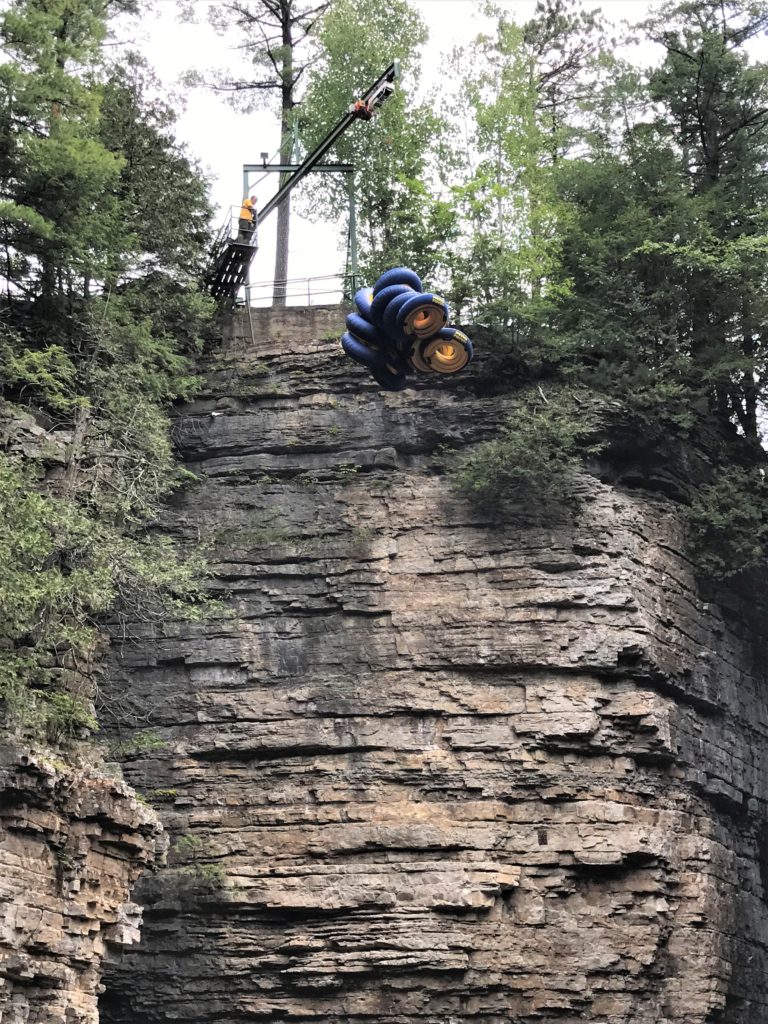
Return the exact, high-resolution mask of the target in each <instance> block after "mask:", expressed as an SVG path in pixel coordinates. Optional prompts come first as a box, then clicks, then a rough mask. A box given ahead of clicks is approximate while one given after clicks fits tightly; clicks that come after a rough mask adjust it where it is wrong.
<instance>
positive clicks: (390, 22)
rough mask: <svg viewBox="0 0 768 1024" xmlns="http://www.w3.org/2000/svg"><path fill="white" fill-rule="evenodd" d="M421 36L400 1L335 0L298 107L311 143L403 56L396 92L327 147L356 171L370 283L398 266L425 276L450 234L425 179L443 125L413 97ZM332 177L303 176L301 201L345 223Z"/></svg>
mask: <svg viewBox="0 0 768 1024" xmlns="http://www.w3.org/2000/svg"><path fill="white" fill-rule="evenodd" d="M425 41H426V29H425V27H424V24H423V22H422V21H421V18H420V16H419V15H418V13H417V12H416V11H415V10H414V8H413V7H411V5H410V4H409V3H408V2H407V0H393V2H392V3H390V4H388V5H387V6H385V7H384V6H382V5H381V4H377V3H376V2H375V0H360V2H353V0H336V2H335V3H333V4H332V5H331V7H330V8H329V10H328V12H327V13H326V14H325V16H324V17H323V19H322V21H321V22H320V26H319V29H318V31H317V35H316V42H317V46H318V51H319V52H318V57H317V60H316V62H315V63H314V64H313V65H312V67H311V68H310V70H309V72H308V77H307V90H306V94H305V97H304V99H303V101H302V103H301V106H300V107H299V109H298V111H297V115H298V116H297V122H298V126H299V131H300V134H301V136H302V138H303V139H304V142H305V143H306V145H307V148H311V146H313V145H315V144H316V143H317V142H319V141H320V139H321V138H322V137H323V136H324V135H325V134H326V133H327V132H328V131H329V130H330V129H331V127H332V126H333V125H334V124H335V123H336V122H337V121H338V119H339V115H340V113H341V112H342V111H344V110H346V109H347V108H348V107H349V105H350V104H351V103H352V102H353V101H354V100H355V99H358V98H359V97H360V96H361V94H362V92H363V90H364V89H365V88H367V87H368V86H369V85H370V84H371V82H373V81H375V80H376V78H378V76H379V75H380V74H381V72H382V71H383V70H384V68H385V67H386V65H387V64H388V63H390V62H391V61H393V60H399V61H400V62H401V69H402V73H403V77H402V80H401V81H400V82H398V85H397V91H396V93H395V95H394V96H393V97H392V98H391V99H389V100H388V101H387V102H386V104H384V106H382V107H381V108H379V110H378V111H377V112H376V115H375V117H374V119H373V120H372V121H370V122H366V123H364V124H359V125H354V126H353V127H352V128H351V129H350V130H349V131H347V132H346V134H345V135H343V136H342V137H341V138H340V139H339V140H338V142H337V143H336V145H335V146H334V149H333V158H334V159H337V160H339V161H341V162H349V163H353V164H354V165H355V168H356V170H355V173H354V176H353V177H354V181H353V187H354V189H355V195H356V198H357V205H358V233H359V242H360V262H361V270H362V272H363V275H364V277H365V279H369V280H372V279H375V277H377V276H378V275H379V274H380V273H381V271H383V270H384V269H386V268H387V267H391V266H398V265H413V266H418V267H419V268H420V272H421V273H422V274H423V275H425V276H426V277H430V276H432V275H433V274H434V273H435V272H436V270H437V268H438V266H439V265H440V264H441V263H442V262H443V261H444V255H443V254H444V250H445V249H446V248H447V247H449V246H450V243H451V240H452V238H453V236H454V234H455V222H454V217H453V213H452V211H451V208H450V206H449V205H448V203H447V202H446V201H445V200H444V199H442V198H440V197H438V196H436V195H435V194H434V191H433V190H432V189H431V188H429V187H428V186H427V184H426V182H427V180H428V179H429V177H430V169H431V168H432V167H434V166H435V165H436V164H437V163H438V162H439V160H440V157H441V155H442V150H441V137H442V135H443V123H442V119H441V118H439V117H438V116H437V115H436V114H435V113H434V111H433V110H432V109H431V107H430V105H429V104H427V103H418V102H416V101H415V100H414V98H413V92H414V87H415V85H416V84H417V82H418V73H419V62H418V47H419V45H420V44H421V43H424V42H425ZM335 178H336V176H334V175H323V176H322V179H321V178H320V177H318V178H317V179H315V180H309V181H308V183H307V186H306V189H307V194H308V196H309V200H308V201H307V200H305V204H304V205H305V209H306V212H307V213H308V214H309V215H311V216H315V217H322V218H323V219H327V220H333V221H339V222H342V223H344V222H345V221H346V218H347V211H348V196H347V190H346V185H345V184H344V183H342V182H340V181H339V180H334V179H335Z"/></svg>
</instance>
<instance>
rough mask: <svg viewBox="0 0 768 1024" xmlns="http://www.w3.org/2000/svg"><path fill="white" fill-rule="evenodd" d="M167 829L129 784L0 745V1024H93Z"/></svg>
mask: <svg viewBox="0 0 768 1024" xmlns="http://www.w3.org/2000/svg"><path fill="white" fill-rule="evenodd" d="M159 840H160V828H159V824H158V821H157V818H156V816H155V815H154V813H153V812H152V810H151V809H150V808H148V807H146V806H145V805H144V804H142V803H141V802H139V801H137V800H136V798H135V794H134V793H133V792H132V791H131V790H129V788H128V787H127V786H126V785H125V784H124V783H122V782H119V781H117V780H115V779H112V778H109V777H107V776H105V775H104V774H102V773H101V772H99V771H97V770H96V769H95V768H81V769H76V768H74V767H72V766H71V765H67V764H65V763H64V762H61V761H57V760H55V759H52V758H51V757H50V756H46V755H44V754H42V753H39V752H38V753H35V752H34V751H32V750H31V749H29V748H28V747H26V746H24V745H22V744H18V743H15V742H10V743H9V742H8V741H7V737H6V738H4V739H3V742H2V744H0V865H2V870H0V1021H2V1022H3V1024H22V1022H24V1024H27V1022H28V1024H65V1022H66V1024H96V1022H98V1019H99V1015H98V1010H97V999H98V995H99V992H100V989H101V967H102V963H103V960H104V956H105V953H106V951H107V949H109V948H114V947H115V946H120V945H122V944H125V943H130V942H135V941H136V940H137V939H138V935H139V925H140V923H141V907H139V906H138V905H137V904H135V903H133V902H131V899H130V893H131V889H132V887H133V884H134V883H135V881H136V879H137V877H138V875H139V873H140V872H141V871H142V870H143V869H145V868H147V867H148V866H151V864H152V863H153V861H154V858H155V853H156V846H157V844H158V841H159Z"/></svg>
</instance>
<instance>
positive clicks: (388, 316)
mask: <svg viewBox="0 0 768 1024" xmlns="http://www.w3.org/2000/svg"><path fill="white" fill-rule="evenodd" d="M410 298H411V293H410V292H403V294H402V295H396V296H395V297H394V299H390V300H389V302H388V303H387V308H386V309H385V310H384V315H383V316H382V318H381V329H382V330H383V331H384V333H385V334H386V335H387V336H388V337H390V338H391V339H392V340H393V341H394V342H395V344H396V345H397V346H398V347H399V348H401V349H402V348H405V345H406V342H407V338H406V336H405V331H404V330H403V329H402V327H398V326H397V314H398V313H399V312H400V308H401V307H402V306H403V304H404V303H406V302H408V300H409V299H410Z"/></svg>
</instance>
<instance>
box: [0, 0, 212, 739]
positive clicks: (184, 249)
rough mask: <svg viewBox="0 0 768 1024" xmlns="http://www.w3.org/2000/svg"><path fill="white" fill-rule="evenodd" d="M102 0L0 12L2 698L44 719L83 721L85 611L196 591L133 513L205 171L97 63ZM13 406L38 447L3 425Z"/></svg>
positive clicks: (181, 375)
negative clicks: (181, 212)
mask: <svg viewBox="0 0 768 1024" xmlns="http://www.w3.org/2000/svg"><path fill="white" fill-rule="evenodd" d="M110 6H115V5H109V4H105V3H102V2H97V0H45V2H42V0H15V2H14V3H12V4H11V6H10V8H9V9H8V10H7V11H6V12H5V13H4V14H3V15H2V17H1V18H0V41H2V45H3V54H4V57H5V61H4V63H2V64H0V99H2V103H0V109H1V110H2V111H3V113H2V115H0V133H2V142H3V145H2V146H0V150H2V157H0V190H2V192H1V194H2V202H0V232H2V238H3V244H4V255H5V260H4V264H3V267H2V269H0V273H3V275H4V278H5V289H4V291H5V295H4V297H3V305H4V308H3V317H2V322H1V325H0V413H1V414H2V417H3V420H4V422H5V423H6V424H7V425H8V426H7V444H8V446H9V447H10V449H11V450H12V451H15V452H16V453H18V452H19V450H22V451H24V457H22V456H20V455H19V454H15V455H13V456H12V457H11V456H8V455H6V454H4V453H0V506H2V507H0V513H1V517H2V520H3V524H4V525H3V529H2V530H1V531H0V566H1V567H2V576H3V580H2V583H0V610H1V611H2V617H3V619H4V624H3V626H2V627H1V628H0V699H2V700H3V701H4V702H5V705H6V709H10V710H11V711H13V710H14V709H15V710H16V711H17V712H18V713H24V715H26V717H27V720H28V722H29V720H30V718H31V720H32V721H33V722H34V723H37V724H38V725H40V726H41V727H42V728H45V729H47V730H48V731H49V733H50V732H51V730H53V731H54V732H55V733H56V735H63V732H66V728H65V724H66V719H67V716H69V720H70V722H71V724H72V725H73V728H75V729H76V730H77V729H79V728H80V727H81V726H85V725H88V724H90V723H91V721H92V718H91V716H90V712H89V708H88V697H89V696H90V693H89V691H88V685H87V684H88V682H89V681H90V680H91V676H90V675H89V673H90V667H91V666H92V663H93V660H94V658H95V656H96V655H97V654H98V651H99V648H100V640H99V634H98V629H97V625H98V620H99V617H100V616H103V615H104V614H106V613H108V612H110V613H114V612H115V611H119V610H120V609H122V610H123V611H125V610H130V612H131V614H133V615H150V616H151V615H159V614H177V613H178V611H179V607H180V602H181V603H182V604H184V603H186V605H187V607H188V608H189V610H190V611H194V609H195V608H196V607H198V606H199V602H200V600H201V598H202V591H201V589H200V588H201V583H200V579H199V576H198V574H197V573H196V571H193V570H195V569H196V568H198V567H199V565H198V563H196V562H194V560H193V561H192V562H190V561H189V560H186V559H185V558H183V557H182V556H181V554H180V553H179V552H178V551H176V550H175V549H174V548H173V546H172V545H171V546H169V545H165V544H163V543H160V542H158V541H157V540H154V539H153V540H150V539H149V531H150V529H151V526H152V524H153V522H154V521H155V519H156V517H157V514H158V511H159V508H160V504H161V502H162V499H163V497H164V496H165V495H166V494H167V493H168V492H169V491H170V490H172V489H173V487H174V486H176V485H177V484H178V482H179V481H180V479H181V478H182V476H183V474H182V473H181V472H180V471H179V469H178V467H177V466H176V463H175V459H174V455H173V450H172V446H171V443H170V437H169V420H168V407H169V406H170V404H171V403H172V402H173V401H174V400H175V399H177V398H180V397H185V396H188V395H189V394H190V393H191V390H192V388H193V387H194V386H195V377H194V358H195V356H196V354H197V352H198V351H199V349H200V347H201V345H202V343H203V339H204V337H205V335H206V332H207V330H208V326H207V325H208V321H209V319H210V314H211V302H210V300H208V299H206V298H205V297H204V296H202V295H200V293H199V292H198V291H197V287H196V284H195V276H196V274H197V271H198V269H199V268H200V267H201V266H202V262H203V258H204V252H205V245H206V241H207V232H206V225H207V219H208V215H209V209H208V205H207V200H206V195H205V193H206V187H205V183H204V182H203V181H202V180H201V178H200V174H199V170H198V169H197V168H196V167H195V165H194V164H192V163H191V162H190V161H189V159H188V158H187V156H186V154H185V153H184V152H183V150H182V149H181V148H180V147H179V146H178V145H177V144H176V143H175V141H174V139H173V137H172V133H171V126H172V118H171V115H170V111H169V110H168V108H167V107H166V106H165V105H163V104H162V103H159V102H157V101H154V100H151V99H150V98H149V96H148V92H149V89H148V87H147V86H148V82H149V72H148V69H147V68H146V67H144V66H143V65H142V64H141V62H139V61H137V60H136V59H134V58H131V57H127V58H126V59H125V61H124V62H123V64H122V66H121V67H120V68H119V69H109V68H108V67H107V65H106V63H105V61H104V57H103V50H102V43H103V41H104V40H105V38H106V33H107V28H108V22H107V17H108V13H109V8H110ZM125 6H126V5H120V7H121V8H125ZM179 195H182V196H184V197H185V204H186V205H185V209H186V211H187V223H186V224H185V225H182V226H181V229H180V226H179V224H178V218H177V217H176V216H174V217H169V210H171V209H173V210H174V211H177V210H178V204H179ZM30 420H34V421H36V425H35V430H36V432H38V433H39V432H40V428H42V429H43V434H42V442H41V443H40V444H39V445H38V446H37V448H35V446H34V445H30V444H29V443H27V442H23V443H22V442H21V441H20V440H18V439H17V437H16V432H17V431H22V432H23V430H24V428H25V424H27V425H28V424H29V423H30ZM62 436H63V437H65V438H66V444H65V445H62V443H61V438H62Z"/></svg>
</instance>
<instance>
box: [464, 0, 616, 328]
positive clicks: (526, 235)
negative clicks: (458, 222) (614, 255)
mask: <svg viewBox="0 0 768 1024" xmlns="http://www.w3.org/2000/svg"><path fill="white" fill-rule="evenodd" d="M574 8H575V4H573V3H566V2H565V0H550V2H547V3H540V4H539V6H538V9H537V16H536V18H534V19H533V20H532V21H530V22H529V23H528V24H526V25H525V26H519V25H516V24H515V23H514V22H512V21H510V20H509V18H508V17H507V15H506V13H505V12H504V11H503V10H500V9H497V8H495V7H493V6H491V5H489V6H488V7H487V8H486V13H487V14H488V15H490V16H492V17H493V18H494V19H495V22H496V25H495V31H494V33H493V34H492V35H486V34H482V35H480V36H479V37H478V38H477V39H476V40H475V41H474V42H473V44H472V45H471V46H470V47H468V48H465V49H463V50H460V51H458V53H457V54H455V55H454V66H455V68H456V69H457V70H459V69H461V68H465V67H466V68H469V69H470V70H469V71H468V73H466V75H465V76H464V79H463V82H462V85H461V89H460V93H459V103H458V111H460V113H461V117H462V120H463V124H464V135H465V138H466V148H465V151H464V153H463V160H462V161H461V162H460V165H459V166H460V167H461V170H462V180H461V181H460V182H458V183H456V184H455V186H454V194H455V196H456V199H457V203H458V208H459V210H460V212H461V214H462V216H463V220H464V223H465V225H466V230H465V232H464V238H463V244H462V245H461V247H460V250H459V254H458V257H457V258H456V259H455V261H454V282H453V299H454V302H455V304H456V306H457V307H458V309H460V310H462V311H463V312H464V314H465V315H467V314H473V315H475V316H478V317H480V318H481V319H482V320H484V321H485V322H488V323H492V324H495V325H497V326H505V327H507V328H512V329H513V330H514V331H515V333H516V335H517V336H518V339H519V340H525V339H527V340H525V343H526V344H527V345H529V346H530V344H532V343H533V344H536V343H537V342H536V341H535V340H534V339H533V337H532V336H533V335H534V334H536V335H538V333H539V332H538V331H537V329H536V328H537V325H538V324H540V323H541V321H542V317H543V315H544V313H543V308H542V304H543V303H545V302H550V301H551V300H552V299H553V298H554V297H557V296H558V295H560V294H561V293H567V290H568V287H569V283H568V278H567V276H566V275H563V274H561V273H560V246H561V238H562V234H563V228H564V224H565V222H566V220H567V217H568V207H567V204H566V203H564V202H563V201H562V199H561V197H560V196H559V195H558V192H557V187H556V171H557V166H558V163H559V161H560V160H561V158H562V157H563V156H564V155H565V154H566V153H567V151H568V147H569V144H570V142H571V139H572V135H573V121H574V118H575V111H576V101H577V98H578V92H579V88H580V87H582V88H583V86H584V76H585V70H586V68H587V66H588V63H589V61H590V59H591V57H592V54H593V51H594V49H595V46H596V38H597V37H596V32H597V26H596V22H595V20H594V18H593V17H592V16H590V15H587V14H584V13H581V12H579V11H578V10H574Z"/></svg>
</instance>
